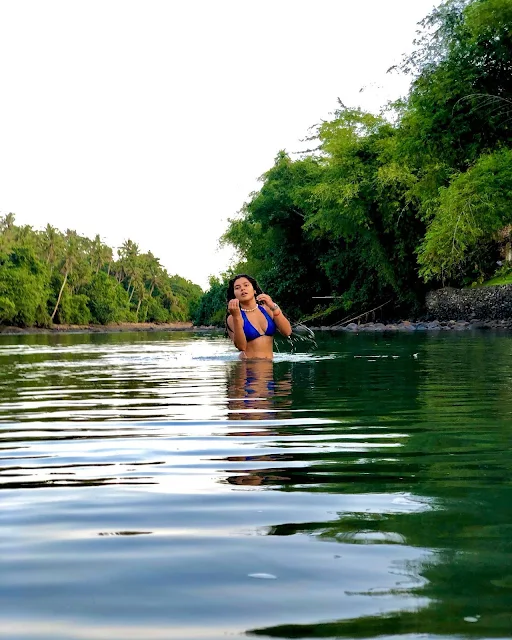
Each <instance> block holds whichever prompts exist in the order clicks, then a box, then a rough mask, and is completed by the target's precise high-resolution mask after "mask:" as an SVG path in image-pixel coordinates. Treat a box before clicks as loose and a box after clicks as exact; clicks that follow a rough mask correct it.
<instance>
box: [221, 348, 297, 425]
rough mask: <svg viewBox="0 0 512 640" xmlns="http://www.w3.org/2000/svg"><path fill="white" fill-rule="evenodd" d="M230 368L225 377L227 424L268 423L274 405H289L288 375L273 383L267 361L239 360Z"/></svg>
mask: <svg viewBox="0 0 512 640" xmlns="http://www.w3.org/2000/svg"><path fill="white" fill-rule="evenodd" d="M233 365H234V366H232V367H231V369H230V371H229V374H228V407H229V409H230V414H229V419H230V420H268V419H269V418H273V417H274V413H275V406H276V404H278V405H279V406H283V405H286V404H289V402H290V399H289V395H290V391H291V382H290V378H289V374H288V375H287V376H286V377H285V378H284V379H282V380H279V381H277V382H276V381H275V380H274V363H273V362H272V361H271V360H267V359H254V360H241V361H239V362H236V363H233Z"/></svg>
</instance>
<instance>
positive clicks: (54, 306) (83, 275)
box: [0, 213, 203, 327]
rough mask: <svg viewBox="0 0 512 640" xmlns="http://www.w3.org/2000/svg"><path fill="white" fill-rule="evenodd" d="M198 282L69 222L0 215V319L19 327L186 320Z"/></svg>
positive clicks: (130, 243)
mask: <svg viewBox="0 0 512 640" xmlns="http://www.w3.org/2000/svg"><path fill="white" fill-rule="evenodd" d="M202 293H203V292H202V290H201V288H200V287H199V285H196V284H193V283H192V282H190V281H188V280H186V279H185V278H182V277H180V276H178V275H174V276H171V275H169V274H168V273H167V271H166V269H164V268H163V267H162V265H161V264H160V261H159V259H158V258H156V257H155V256H154V255H153V254H152V253H151V251H148V252H147V253H141V252H140V250H139V247H138V245H137V244H136V243H135V242H133V241H132V240H126V241H125V242H124V243H123V245H122V246H121V247H120V248H119V249H118V251H117V260H116V259H115V258H114V251H113V249H111V248H110V247H109V246H107V245H106V244H104V243H103V241H102V240H101V238H100V236H99V235H96V236H95V238H94V239H92V240H91V239H89V238H86V237H85V236H81V235H79V234H78V233H77V232H76V231H74V230H72V229H68V230H66V231H65V232H61V231H59V230H58V229H55V228H54V227H52V226H51V225H47V226H46V227H45V229H44V230H42V231H40V230H39V231H38V230H34V229H33V228H32V227H30V226H28V225H24V226H17V225H16V224H15V217H14V215H13V214H11V213H10V214H7V215H6V216H3V217H0V324H13V325H18V326H23V327H31V326H34V325H36V326H47V325H50V324H52V323H56V324H89V323H98V324H108V323H113V322H145V321H148V322H150V321H151V322H173V321H183V320H189V319H190V318H191V316H192V314H193V313H194V311H195V308H196V307H197V305H198V303H199V300H200V298H201V295H202Z"/></svg>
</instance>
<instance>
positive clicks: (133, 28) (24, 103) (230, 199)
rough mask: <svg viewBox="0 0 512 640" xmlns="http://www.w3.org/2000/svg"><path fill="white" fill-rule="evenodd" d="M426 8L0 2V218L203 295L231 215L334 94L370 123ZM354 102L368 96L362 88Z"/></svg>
mask: <svg viewBox="0 0 512 640" xmlns="http://www.w3.org/2000/svg"><path fill="white" fill-rule="evenodd" d="M434 4H435V2H433V1H432V0H366V1H364V0H360V1H359V2H357V1H356V0H309V1H303V0H195V1H193V0H189V1H186V0H180V1H175V0H85V1H84V0H0V89H1V101H0V215H5V214H6V213H9V212H13V213H15V214H16V221H17V223H18V224H31V225H33V226H34V227H35V228H43V227H44V226H45V225H46V224H47V223H50V224H52V225H54V226H56V227H58V228H59V229H61V230H63V231H64V230H65V229H67V228H70V229H76V230H77V231H78V232H79V233H81V234H84V235H87V236H89V237H93V236H94V235H95V234H96V233H99V234H100V235H101V237H102V238H103V239H104V241H105V242H107V244H109V245H110V246H112V247H118V246H119V245H120V244H121V243H122V242H123V241H124V240H126V239H128V238H130V239H132V240H134V241H135V242H137V243H138V244H139V247H140V249H141V250H142V251H148V250H151V251H153V253H154V254H155V255H157V256H158V257H159V258H160V260H161V262H162V264H163V265H164V266H165V267H166V268H167V269H168V270H169V272H170V273H171V274H172V273H178V274H180V275H182V276H184V277H186V278H188V279H190V280H192V281H194V282H197V283H198V284H200V285H201V286H203V287H206V286H207V281H208V276H209V275H211V274H213V275H217V274H219V273H220V272H221V271H222V270H223V269H225V268H226V266H227V265H228V263H229V260H230V257H231V252H230V251H226V250H224V251H220V252H219V251H218V248H217V245H218V239H219V237H220V236H221V234H222V233H223V231H224V230H225V228H226V225H227V219H228V218H229V217H232V216H234V215H235V214H236V212H237V211H238V210H239V209H240V208H241V206H242V205H243V203H244V201H246V200H247V199H248V196H249V194H250V192H251V191H253V190H255V189H257V188H258V185H259V183H258V182H257V178H258V177H259V176H260V175H261V174H262V173H263V172H264V171H266V170H267V169H269V168H270V167H271V166H272V163H273V160H274V157H275V156H276V154H277V152H278V151H279V150H280V149H286V150H288V151H289V152H293V151H296V150H300V149H301V148H302V146H303V145H302V144H301V142H300V140H301V138H303V137H304V136H305V135H306V134H307V130H308V127H310V126H311V125H314V124H315V123H317V122H318V121H319V120H320V119H321V118H326V117H328V116H329V113H331V112H332V111H333V110H334V109H335V108H336V99H337V97H340V98H341V99H342V100H343V102H344V103H345V104H346V105H347V106H362V107H363V108H365V109H369V110H373V111H378V109H379V107H380V106H381V105H383V104H384V103H385V102H386V101H387V100H388V99H394V98H397V97H399V96H400V95H403V94H404V93H405V92H406V91H407V86H408V81H407V79H406V78H403V77H400V76H397V75H394V74H393V75H392V74H386V70H387V69H388V68H389V67H390V66H391V65H393V64H394V63H397V62H399V61H400V59H401V56H402V54H403V53H404V52H407V51H410V50H411V48H412V41H413V39H414V37H415V31H416V28H417V26H416V25H417V22H418V21H419V20H421V19H422V18H423V17H424V16H425V15H427V14H428V13H429V12H430V10H431V8H432V7H433V6H434ZM361 88H365V90H364V91H363V92H360V89H361Z"/></svg>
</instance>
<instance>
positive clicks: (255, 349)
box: [240, 336, 274, 360]
mask: <svg viewBox="0 0 512 640" xmlns="http://www.w3.org/2000/svg"><path fill="white" fill-rule="evenodd" d="M273 343H274V340H273V338H272V337H271V336H260V337H259V338H255V339H254V340H251V341H250V342H248V343H247V347H246V348H245V351H242V353H241V354H240V357H241V358H247V359H248V360H253V359H254V360H256V359H261V358H264V359H266V360H272V358H273V357H274V348H273Z"/></svg>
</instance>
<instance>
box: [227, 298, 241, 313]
mask: <svg viewBox="0 0 512 640" xmlns="http://www.w3.org/2000/svg"><path fill="white" fill-rule="evenodd" d="M228 312H229V313H230V314H231V315H232V316H233V317H237V316H240V315H241V313H240V302H239V301H238V300H237V299H236V298H233V300H230V301H229V302H228Z"/></svg>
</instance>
